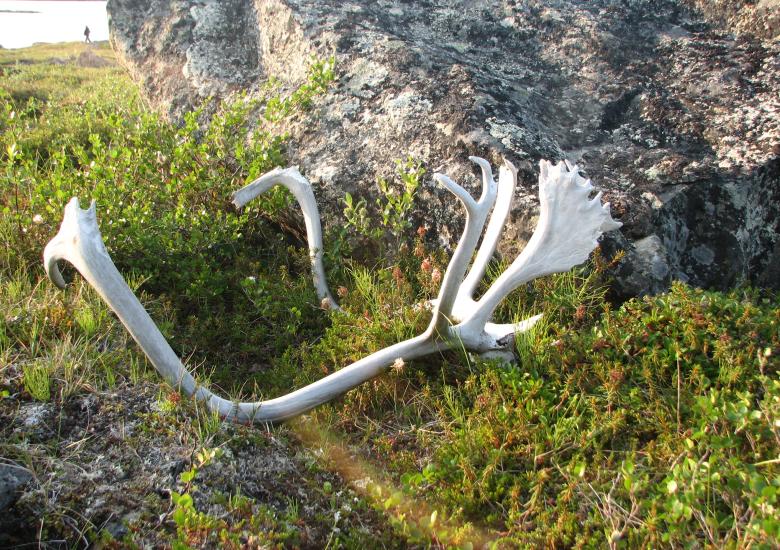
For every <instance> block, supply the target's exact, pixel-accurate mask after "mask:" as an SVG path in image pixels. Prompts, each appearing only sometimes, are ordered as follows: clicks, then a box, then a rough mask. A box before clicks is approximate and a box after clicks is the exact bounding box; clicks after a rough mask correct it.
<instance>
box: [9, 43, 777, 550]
mask: <svg viewBox="0 0 780 550" xmlns="http://www.w3.org/2000/svg"><path fill="white" fill-rule="evenodd" d="M84 47H85V46H81V45H72V46H67V48H68V49H69V50H71V51H67V52H65V51H64V50H63V46H56V47H52V46H36V47H33V48H29V49H25V50H17V51H6V50H0V83H1V85H0V135H1V136H2V137H1V138H0V139H2V144H1V145H2V148H1V150H0V162H2V168H1V169H0V170H1V171H0V181H1V182H2V185H1V186H0V208H1V209H2V217H0V239H1V240H2V245H3V254H2V257H1V258H0V369H1V370H0V417H1V418H2V425H0V434H2V435H1V436H0V457H2V458H3V461H4V462H7V463H15V464H19V465H22V466H25V467H27V468H29V469H30V470H31V471H32V472H33V474H34V479H33V481H32V482H31V483H30V484H28V485H27V486H26V487H25V488H24V489H23V490H22V494H21V496H20V497H19V499H18V501H17V502H16V503H15V504H13V505H12V507H11V508H9V509H8V510H6V511H5V512H4V513H3V516H4V519H3V520H0V524H1V525H2V526H3V529H4V530H5V533H4V534H3V535H2V536H5V537H6V538H5V539H1V540H3V542H4V543H8V544H10V543H24V542H33V541H40V542H42V543H45V544H48V545H50V546H56V545H57V544H63V545H67V546H76V547H79V546H86V545H88V544H93V543H94V544H97V545H99V546H103V547H109V548H111V547H138V546H144V545H149V544H151V545H155V544H162V545H168V546H173V547H176V548H187V547H196V548H197V547H215V546H225V547H242V546H249V547H257V546H272V547H273V546H287V547H295V546H299V547H318V548H319V547H326V546H327V547H330V548H338V547H347V548H354V547H359V546H363V547H364V546H365V545H366V544H367V543H369V542H370V543H371V544H372V546H374V545H376V544H379V545H382V546H387V547H407V546H410V545H415V546H420V547H429V546H432V547H461V548H481V547H484V546H485V545H487V546H488V547H495V548H505V547H539V546H548V547H569V546H572V547H595V548H602V547H604V546H609V547H612V548H621V547H626V548H627V547H632V548H633V547H639V546H644V547H660V546H672V547H678V546H685V547H702V546H703V547H732V548H742V547H753V548H773V547H777V545H778V544H780V520H778V517H780V511H779V510H780V508H779V507H780V502H779V501H778V500H779V497H780V379H779V378H778V364H780V363H779V360H778V354H780V331H779V330H778V323H780V308H778V299H777V297H776V296H774V295H771V294H768V293H766V292H762V291H759V290H755V289H750V288H739V289H735V290H733V291H731V292H728V293H716V292H708V291H704V290H700V289H695V288H691V287H688V286H686V285H684V284H682V283H677V284H675V285H674V286H673V288H672V289H671V290H670V291H669V292H668V293H666V294H663V295H659V296H655V297H647V298H643V299H634V300H630V301H628V302H626V303H623V304H612V303H611V302H610V301H609V299H608V293H609V275H608V274H609V264H610V262H612V261H617V259H616V258H603V257H601V256H600V255H599V254H598V253H596V254H594V256H593V257H592V259H591V260H590V261H589V262H588V264H587V265H585V266H583V267H581V268H578V269H576V270H574V271H573V272H571V273H566V274H562V275H556V276H551V277H547V278H543V279H540V280H537V281H534V282H533V283H531V284H529V285H527V286H525V287H523V288H520V289H518V290H517V291H515V293H514V294H513V295H512V297H511V300H507V301H505V303H504V304H503V305H502V306H501V308H502V309H501V311H500V312H499V314H500V315H501V316H502V317H503V318H504V319H514V320H519V319H521V318H525V317H528V316H530V315H534V314H537V313H542V314H543V317H542V320H541V321H540V322H539V323H537V324H536V325H535V326H534V327H533V329H532V330H530V331H529V332H527V333H525V334H523V335H522V336H520V337H518V339H517V342H516V350H515V351H516V355H517V363H516V364H515V365H512V366H508V365H505V364H501V363H500V362H498V361H491V360H485V359H482V358H480V357H477V356H473V355H470V354H468V353H465V352H457V351H455V352H447V353H444V354H441V355H438V356H434V357H430V358H427V359H425V360H420V361H415V362H410V363H408V364H400V363H399V364H398V365H396V366H395V367H394V368H393V369H391V371H390V372H389V373H388V374H386V375H384V376H382V377H380V378H378V379H377V380H375V381H373V382H371V383H368V384H364V385H363V386H361V387H359V388H357V389H355V390H353V391H351V392H349V393H348V394H347V395H345V396H344V397H343V398H341V399H339V400H337V401H335V402H333V403H330V404H327V405H324V406H322V407H320V408H318V409H316V410H315V411H313V412H312V413H310V414H308V415H307V416H306V417H304V418H302V419H299V420H297V421H293V422H290V423H288V424H285V425H282V426H276V427H268V428H267V429H259V428H246V427H242V426H234V425H225V424H221V423H220V421H219V419H218V418H216V417H214V416H213V415H212V414H210V413H207V412H204V410H203V409H201V408H199V407H198V406H196V405H195V404H193V403H192V402H190V401H188V400H186V399H182V398H181V396H179V395H178V394H176V393H175V392H173V391H171V390H170V389H168V388H167V386H165V385H164V384H163V383H162V381H161V380H160V379H159V378H158V377H157V375H156V374H155V373H154V371H153V370H152V369H151V368H149V367H148V366H147V365H146V361H145V359H144V356H143V355H142V354H141V353H140V351H138V350H137V349H136V348H135V346H134V345H133V344H132V343H131V342H130V341H129V338H128V336H127V335H126V334H125V332H124V331H123V329H122V327H121V325H119V323H118V322H117V321H116V320H115V319H114V318H113V316H112V315H111V314H110V312H109V311H108V310H107V308H106V307H105V306H104V305H103V303H102V302H101V301H100V300H99V298H98V297H97V296H96V295H95V294H94V293H93V292H92V291H91V290H90V289H89V288H88V286H87V285H86V284H85V283H84V282H83V281H82V280H81V278H80V277H79V276H77V275H75V276H74V274H73V272H72V271H71V272H70V278H71V279H72V281H73V282H72V285H71V287H70V289H69V290H68V291H67V292H65V293H61V292H60V291H58V290H57V289H56V288H55V287H54V286H53V285H51V284H50V283H49V282H48V281H47V280H46V279H45V275H44V272H43V269H42V267H41V259H40V255H41V251H42V249H43V246H44V245H45V243H46V242H47V241H48V240H49V239H50V238H51V236H52V235H53V234H54V233H56V231H57V228H58V224H59V221H60V220H61V217H62V210H63V206H64V205H65V203H66V202H67V200H68V199H69V198H70V197H72V196H78V197H80V199H81V201H82V204H84V203H86V202H87V201H88V199H90V198H94V199H96V200H97V202H98V205H99V208H98V211H99V222H100V228H101V231H102V234H103V237H104V239H105V241H106V244H107V247H108V249H109V251H110V253H111V255H112V258H113V259H114V261H115V262H116V263H117V265H118V267H119V268H120V270H121V271H122V272H123V273H124V274H125V275H126V277H127V278H128V280H129V281H130V282H131V286H132V287H133V288H134V290H136V291H137V292H139V293H140V294H141V296H142V300H143V302H144V305H145V307H146V308H147V309H148V310H149V311H150V312H151V314H152V316H153V318H154V319H155V321H156V322H157V324H158V325H159V326H160V327H161V329H162V331H163V332H164V333H165V335H166V337H167V338H168V339H169V341H170V342H171V343H172V345H173V347H174V349H175V350H176V352H177V353H178V354H179V355H180V356H181V357H186V358H187V364H188V366H189V368H190V369H191V370H193V371H194V372H195V373H196V375H197V376H199V377H201V378H203V379H208V380H209V381H210V383H211V384H212V385H214V386H217V387H220V388H222V389H223V390H225V391H226V392H228V393H230V395H232V396H233V397H235V398H236V399H243V400H245V399H250V398H259V397H273V396H276V395H281V394H283V393H286V392H287V391H289V390H290V389H292V388H293V387H300V386H302V385H304V384H306V383H309V382H312V381H314V380H316V379H318V378H320V377H322V376H323V375H325V374H327V373H329V372H332V371H334V370H335V369H338V368H340V367H341V366H343V365H346V364H349V363H350V362H352V361H355V360H356V359H358V358H360V357H362V356H365V355H366V354H368V353H371V352H373V351H375V350H377V349H380V348H382V347H385V346H388V345H390V344H392V343H394V342H396V341H399V340H402V339H404V338H409V337H411V336H413V335H414V334H417V333H419V331H420V330H421V329H422V328H424V327H425V325H426V324H427V321H428V315H429V314H428V313H427V312H426V311H424V310H421V309H420V308H417V307H415V304H419V303H420V302H423V301H425V300H429V299H431V298H433V297H435V295H436V291H437V289H438V283H439V280H440V278H441V274H442V273H443V271H444V267H445V266H446V264H447V255H446V253H445V252H444V251H442V250H440V249H438V248H437V247H435V246H432V245H431V243H432V242H433V239H431V240H429V239H427V238H426V234H425V233H426V230H425V228H424V227H420V228H416V227H411V226H410V223H409V220H410V219H411V218H410V213H412V212H413V210H414V208H415V206H414V197H415V193H416V191H417V189H418V188H419V186H420V185H422V184H423V180H424V178H425V177H426V175H425V174H426V173H425V167H424V166H423V165H422V164H421V163H420V162H419V161H418V160H416V159H413V158H407V156H406V155H405V152H404V151H402V150H400V149H399V152H398V156H399V159H400V160H399V162H398V163H397V165H396V166H388V167H387V175H386V177H385V178H383V179H382V180H380V181H379V182H377V186H378V191H379V192H378V193H377V194H376V196H378V197H379V199H378V200H376V201H374V200H371V199H368V198H367V197H359V196H354V197H353V196H347V197H345V202H344V204H343V210H344V212H343V218H342V219H338V220H328V219H327V214H326V215H325V217H326V219H325V220H324V221H325V223H326V228H327V227H328V226H329V227H330V229H327V233H326V238H325V245H326V250H325V255H326V265H327V268H328V270H329V272H328V280H329V281H330V283H331V285H332V287H333V288H334V289H338V294H339V297H340V304H341V306H342V308H343V309H344V310H345V313H344V314H338V315H333V314H329V313H328V312H326V311H324V310H323V309H321V307H320V303H319V301H318V299H317V297H316V294H315V291H314V289H313V287H312V284H311V279H310V272H309V260H308V252H307V249H306V243H305V240H303V239H301V231H300V221H299V219H298V213H297V208H296V206H295V205H294V204H293V201H292V199H291V196H290V195H289V194H288V193H287V192H286V191H285V190H283V189H282V188H276V190H275V191H273V192H272V193H270V194H267V195H263V197H262V198H261V199H259V200H257V201H254V202H252V203H251V204H250V205H249V206H248V207H246V208H245V209H243V210H241V211H240V212H239V211H237V210H236V209H234V208H233V206H232V205H231V204H230V196H231V194H232V193H233V192H234V191H235V190H236V189H238V188H239V187H241V186H242V185H244V184H245V183H246V182H248V181H251V180H252V179H253V178H255V177H257V176H258V175H259V174H261V173H263V172H265V171H267V170H269V169H271V168H273V167H275V166H285V165H286V160H285V147H286V144H287V140H288V138H287V136H286V135H285V132H284V127H285V121H286V120H289V119H290V117H295V116H296V115H297V114H298V113H300V112H301V110H302V109H308V108H311V106H312V105H313V104H316V101H317V96H318V95H320V94H323V93H327V88H328V86H329V85H330V83H331V82H332V81H333V80H334V78H335V73H334V71H335V69H334V67H333V63H332V60H313V61H312V64H311V69H310V77H309V80H308V81H307V82H306V83H305V84H304V85H303V86H302V87H301V88H300V89H298V90H295V91H290V90H280V89H279V88H278V86H277V85H276V84H275V83H274V82H273V81H272V82H269V84H268V86H267V87H266V89H265V90H264V91H265V96H264V97H263V98H260V99H256V98H255V99H251V100H250V99H247V98H245V97H241V96H237V97H234V98H233V99H232V100H230V101H229V102H225V103H218V104H217V103H210V104H207V105H204V106H203V107H202V108H201V109H199V110H196V111H193V112H191V113H189V114H188V115H186V116H185V117H184V120H183V121H182V122H181V123H180V124H174V123H170V122H168V121H166V120H164V119H163V118H161V117H160V115H158V114H156V113H154V112H151V111H150V110H149V109H147V108H146V106H145V105H144V103H143V100H142V99H141V97H140V96H139V94H138V91H137V89H136V87H135V86H134V84H133V83H132V82H131V81H130V80H129V78H128V76H127V75H126V74H125V73H124V71H123V70H121V69H119V68H117V67H103V68H79V67H76V66H75V65H74V64H73V63H71V62H68V61H67V59H66V60H65V61H64V62H63V61H62V60H58V59H55V56H56V57H59V58H62V57H63V56H67V55H69V54H72V55H75V54H77V53H79V51H80V49H81V48H84ZM96 51H97V53H98V54H99V55H101V56H104V57H106V58H108V59H111V58H112V54H111V52H110V51H109V50H107V49H105V48H103V49H100V48H98V49H97V50H96ZM206 113H208V114H209V116H206ZM596 183H598V182H596ZM328 222H330V223H328ZM380 239H381V242H383V243H385V244H384V245H383V244H380ZM372 241H373V243H372ZM390 242H392V243H395V244H394V245H393V246H392V247H388V246H387V243H390ZM367 243H372V244H371V245H370V246H367ZM366 250H373V251H378V252H379V253H378V254H375V255H370V254H367V253H366ZM499 267H500V266H499V265H498V264H497V265H496V266H495V268H496V269H495V270H494V272H500V269H498V268H499ZM67 274H68V272H67V271H66V275H67ZM36 415H37V416H36ZM41 415H42V416H41ZM86 417H88V418H87V419H86V420H85V418H86ZM41 418H43V419H42V420H41ZM130 428H132V429H130ZM166 446H170V448H175V449H179V450H181V449H184V450H185V451H182V452H183V453H184V455H185V459H184V460H182V461H180V462H178V463H176V464H174V467H173V469H172V472H171V473H169V474H167V477H165V476H163V475H162V474H159V472H157V471H155V470H153V468H154V467H155V465H154V464H150V463H149V462H150V461H149V460H144V459H145V458H146V454H149V455H150V456H158V454H161V455H164V456H168V455H175V453H173V452H171V453H168V454H166V448H165V447H166ZM278 448H284V449H287V450H289V449H292V452H290V453H289V455H285V456H289V457H291V458H287V459H285V460H287V462H284V461H280V462H278V463H274V462H273V461H272V460H265V461H264V460H259V461H257V462H255V463H251V462H249V463H247V462H241V461H242V460H246V457H247V456H252V457H263V456H271V455H272V453H278V452H279V451H278ZM112 453H113V454H112ZM104 454H106V455H108V456H110V457H112V460H113V461H114V463H115V464H114V469H113V470H111V471H110V476H113V477H111V480H112V481H110V482H109V481H108V480H107V481H106V483H105V484H101V476H102V475H107V476H108V475H109V474H108V473H106V472H108V470H100V469H99V464H100V463H101V460H102V458H103V455H104ZM90 457H92V458H90ZM92 459H94V461H92ZM91 461H92V462H91ZM288 463H293V464H294V465H295V468H297V469H295V470H294V471H295V472H296V473H295V475H291V474H290V473H289V472H290V470H289V468H288V469H284V468H281V467H280V466H279V464H288ZM235 464H254V465H255V466H256V469H255V470H251V471H249V470H248V471H238V470H237V469H236V471H233V470H231V468H232V467H233V465H235ZM158 466H159V467H160V468H162V466H161V465H158ZM116 468H119V469H120V470H121V475H118V474H116V471H115V470H116ZM150 468H151V469H152V470H150ZM280 468H281V469H280ZM277 470H278V471H281V470H284V472H283V473H284V474H285V475H279V476H276V477H275V478H274V484H272V485H271V487H272V489H271V490H269V489H267V487H269V486H268V485H266V486H263V487H265V488H263V487H261V488H260V489H258V483H260V482H259V481H258V480H259V479H260V477H258V476H266V477H267V476H271V477H273V476H274V475H275V472H276V471H277ZM90 471H94V472H95V473H94V475H92V476H91V477H90V476H86V474H85V475H80V474H79V472H90ZM230 472H233V475H232V477H231V475H230ZM253 476H255V477H253ZM87 478H89V480H90V481H89V483H86V484H85V485H82V486H76V487H69V486H68V483H69V482H70V481H72V480H82V481H83V480H84V479H87ZM141 478H150V479H153V480H155V483H156V485H153V486H152V485H149V484H147V485H144V481H143V480H142V479H141ZM215 480H221V482H219V483H218V482H216V481H215ZM255 482H257V483H255ZM134 483H135V484H136V485H134ZM101 503H102V504H101ZM9 512H10V513H9ZM3 522H4V523H3ZM3 529H0V531H3Z"/></svg>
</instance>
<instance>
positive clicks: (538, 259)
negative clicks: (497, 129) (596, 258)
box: [469, 160, 622, 326]
mask: <svg viewBox="0 0 780 550" xmlns="http://www.w3.org/2000/svg"><path fill="white" fill-rule="evenodd" d="M539 166H540V171H539V202H540V205H539V221H538V223H537V226H536V229H535V231H534V234H533V235H532V237H531V239H530V241H529V242H528V244H527V245H526V247H525V249H524V250H523V251H522V253H521V254H520V256H518V257H517V258H516V259H515V261H514V262H512V264H511V265H510V266H509V268H507V270H506V271H505V272H504V273H502V274H501V276H500V277H499V278H498V279H496V281H495V282H494V283H493V284H492V285H491V287H490V288H489V289H488V291H487V292H486V293H485V295H484V296H483V297H482V298H481V299H480V300H479V301H478V302H477V305H476V308H475V311H474V315H473V316H472V318H470V319H469V323H474V324H475V325H480V324H481V325H482V326H484V324H485V323H486V322H487V320H488V319H489V318H490V316H491V315H492V313H493V311H494V310H495V308H496V306H498V304H499V303H500V302H501V300H503V298H504V297H505V296H506V295H507V294H509V293H510V292H511V291H512V290H514V289H515V288H517V287H518V286H520V285H521V284H523V283H525V282H528V281H530V280H532V279H535V278H538V277H542V276H544V275H549V274H551V273H560V272H563V271H568V270H569V269H571V268H572V267H574V266H576V265H578V264H580V263H582V262H584V261H585V260H586V259H587V258H588V255H589V254H590V253H591V252H592V251H593V249H595V248H596V246H598V238H599V236H600V235H601V234H602V233H604V232H605V231H611V230H612V229H617V228H618V227H620V226H621V225H622V224H621V223H620V222H616V221H614V220H613V219H612V217H611V215H610V211H609V204H608V203H607V204H604V205H602V204H601V202H600V199H599V200H588V195H589V194H590V192H591V191H592V189H593V185H592V184H591V182H590V180H586V179H585V178H583V177H582V176H581V175H580V174H579V172H578V170H577V167H576V166H571V168H572V169H571V170H567V165H566V164H564V163H563V162H559V163H558V164H557V165H555V166H552V165H551V164H550V163H549V162H548V161H546V160H542V161H540V163H539ZM573 223H576V226H574V227H572V224H573Z"/></svg>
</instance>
